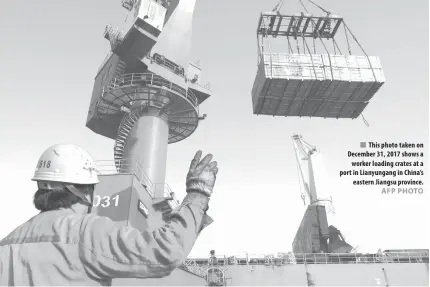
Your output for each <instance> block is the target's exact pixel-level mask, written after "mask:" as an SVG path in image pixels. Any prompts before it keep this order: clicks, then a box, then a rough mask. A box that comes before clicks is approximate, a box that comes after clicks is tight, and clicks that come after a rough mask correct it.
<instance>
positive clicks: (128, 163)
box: [95, 159, 180, 209]
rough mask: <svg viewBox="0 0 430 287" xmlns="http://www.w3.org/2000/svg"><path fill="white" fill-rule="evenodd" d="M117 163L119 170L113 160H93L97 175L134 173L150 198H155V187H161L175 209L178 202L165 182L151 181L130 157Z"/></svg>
mask: <svg viewBox="0 0 430 287" xmlns="http://www.w3.org/2000/svg"><path fill="white" fill-rule="evenodd" d="M119 163H120V166H121V169H120V171H118V170H117V168H116V165H115V161H114V160H97V161H95V164H96V169H97V171H98V173H99V175H114V174H134V175H135V176H136V177H137V178H138V179H139V181H140V183H141V184H142V185H143V186H145V187H146V190H147V192H148V194H149V195H150V196H151V198H155V190H156V189H160V188H163V191H164V197H165V198H171V199H170V200H169V201H168V204H169V205H170V207H171V208H172V209H175V208H176V207H177V206H178V205H179V204H180V202H179V200H178V199H177V198H176V197H175V194H174V192H173V191H172V190H171V188H170V187H169V185H168V184H167V183H153V182H152V181H151V179H150V178H149V176H148V175H147V174H146V172H145V171H144V170H143V167H142V165H141V164H140V163H139V162H136V161H132V160H130V159H122V160H119Z"/></svg>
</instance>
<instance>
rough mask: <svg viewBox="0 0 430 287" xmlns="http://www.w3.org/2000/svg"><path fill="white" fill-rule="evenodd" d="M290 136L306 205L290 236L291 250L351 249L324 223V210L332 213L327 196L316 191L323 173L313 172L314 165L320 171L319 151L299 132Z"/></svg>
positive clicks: (302, 251) (331, 206) (300, 251)
mask: <svg viewBox="0 0 430 287" xmlns="http://www.w3.org/2000/svg"><path fill="white" fill-rule="evenodd" d="M292 138H293V143H294V148H295V153H296V159H297V164H298V170H299V175H300V178H301V181H302V182H303V185H304V188H305V191H304V192H302V193H301V197H302V199H303V202H304V204H305V205H308V207H307V210H306V212H305V215H304V216H303V220H302V223H301V225H300V227H299V230H298V231H297V234H296V237H295V239H294V243H293V250H294V253H321V252H323V253H349V252H351V250H352V249H353V247H352V246H351V245H349V244H348V243H346V242H345V239H344V237H343V235H342V234H341V233H340V231H339V230H338V229H337V228H336V227H334V226H333V225H330V226H329V225H328V221H327V212H330V213H333V214H334V208H333V203H332V198H331V196H328V195H327V194H324V193H321V192H318V193H317V186H318V184H320V183H321V182H322V181H323V180H325V179H326V178H325V176H324V175H323V174H320V173H316V172H315V168H316V169H317V171H321V172H323V170H322V169H321V168H322V158H321V155H320V154H319V152H318V151H317V148H316V147H315V146H313V145H310V144H308V143H307V142H306V141H304V140H303V138H302V136H301V135H293V137H292ZM318 167H320V169H318ZM315 227H316V228H315Z"/></svg>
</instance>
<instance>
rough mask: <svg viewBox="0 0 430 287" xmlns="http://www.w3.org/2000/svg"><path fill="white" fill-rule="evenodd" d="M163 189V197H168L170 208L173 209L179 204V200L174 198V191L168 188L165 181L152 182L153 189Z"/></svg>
mask: <svg viewBox="0 0 430 287" xmlns="http://www.w3.org/2000/svg"><path fill="white" fill-rule="evenodd" d="M161 188H162V189H163V191H164V198H170V200H169V201H168V204H169V205H170V208H172V209H175V208H176V207H177V206H178V205H179V200H177V199H176V197H175V193H174V192H173V191H172V190H171V189H170V186H169V185H168V184H167V183H154V189H161Z"/></svg>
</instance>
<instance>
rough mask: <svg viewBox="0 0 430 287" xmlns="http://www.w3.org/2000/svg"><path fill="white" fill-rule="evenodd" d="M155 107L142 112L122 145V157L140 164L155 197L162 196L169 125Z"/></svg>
mask: <svg viewBox="0 0 430 287" xmlns="http://www.w3.org/2000/svg"><path fill="white" fill-rule="evenodd" d="M157 113H158V111H157V109H154V110H153V111H150V112H147V113H145V114H143V115H142V116H141V117H140V119H139V120H138V121H137V122H136V123H135V124H134V126H133V128H132V129H131V131H130V133H129V135H128V137H127V140H126V141H125V145H124V159H127V160H130V161H131V162H133V163H135V162H136V161H137V162H138V163H139V164H140V165H141V166H142V168H143V170H144V172H145V173H146V174H147V176H148V177H149V179H150V180H151V181H152V183H154V184H155V185H154V190H153V191H154V193H155V197H156V198H159V197H164V183H165V177H166V162H167V145H168V139H169V125H168V123H167V120H166V119H165V118H164V117H162V116H158V115H157Z"/></svg>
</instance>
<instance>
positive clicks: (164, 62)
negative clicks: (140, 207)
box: [146, 53, 211, 92]
mask: <svg viewBox="0 0 430 287" xmlns="http://www.w3.org/2000/svg"><path fill="white" fill-rule="evenodd" d="M146 58H148V59H150V60H151V61H154V62H155V64H157V65H159V66H161V67H163V68H166V69H168V70H170V71H172V72H174V73H175V74H177V75H178V76H179V77H181V78H183V79H184V80H186V81H187V82H188V81H191V80H190V79H188V78H187V76H186V75H185V69H184V68H183V67H181V66H179V65H177V64H175V63H174V62H172V61H170V60H168V59H166V58H165V57H164V56H162V55H160V54H157V53H155V54H154V55H152V57H151V55H149V54H148V55H146ZM178 70H179V73H178V72H177V71H178ZM193 84H195V85H197V86H199V87H201V88H203V89H205V90H207V91H209V92H210V91H211V83H210V82H208V83H206V84H205V85H202V84H199V83H193Z"/></svg>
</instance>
